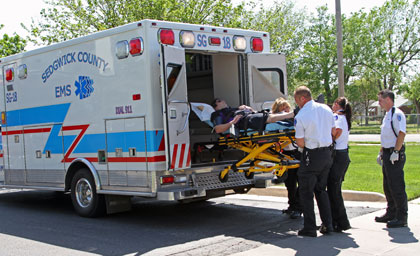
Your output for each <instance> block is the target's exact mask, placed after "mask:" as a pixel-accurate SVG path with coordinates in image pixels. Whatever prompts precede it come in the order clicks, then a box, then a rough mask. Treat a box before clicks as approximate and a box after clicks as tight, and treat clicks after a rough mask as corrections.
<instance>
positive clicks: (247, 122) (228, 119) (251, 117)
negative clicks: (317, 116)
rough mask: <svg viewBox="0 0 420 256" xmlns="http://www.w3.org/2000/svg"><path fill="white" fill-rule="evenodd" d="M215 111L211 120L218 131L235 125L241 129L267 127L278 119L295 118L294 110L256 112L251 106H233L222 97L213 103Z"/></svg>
mask: <svg viewBox="0 0 420 256" xmlns="http://www.w3.org/2000/svg"><path fill="white" fill-rule="evenodd" d="M212 107H213V108H214V109H215V112H213V113H212V114H211V122H212V123H213V125H214V130H215V132H217V133H223V132H225V131H227V130H229V129H230V128H231V127H232V125H235V126H236V127H237V128H239V129H240V130H247V129H253V130H259V131H263V130H265V129H266V125H267V124H270V123H275V122H277V121H281V120H285V119H288V118H293V117H294V114H293V112H283V113H264V112H259V113H257V112H255V111H254V110H253V109H252V108H251V107H249V106H246V105H242V106H239V107H238V108H231V107H229V106H228V105H227V104H226V101H224V100H222V99H215V100H214V101H213V103H212Z"/></svg>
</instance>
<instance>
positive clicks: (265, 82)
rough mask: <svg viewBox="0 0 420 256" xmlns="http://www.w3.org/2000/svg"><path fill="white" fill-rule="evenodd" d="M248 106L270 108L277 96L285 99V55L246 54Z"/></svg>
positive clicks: (256, 108)
mask: <svg viewBox="0 0 420 256" xmlns="http://www.w3.org/2000/svg"><path fill="white" fill-rule="evenodd" d="M246 59H247V71H248V81H249V96H250V99H249V100H250V104H249V105H250V106H251V107H252V108H254V109H255V110H261V109H266V108H271V105H272V103H273V102H274V100H275V99H276V98H278V97H283V98H285V99H287V79H286V57H285V56H284V55H281V54H277V53H250V54H247V58H246Z"/></svg>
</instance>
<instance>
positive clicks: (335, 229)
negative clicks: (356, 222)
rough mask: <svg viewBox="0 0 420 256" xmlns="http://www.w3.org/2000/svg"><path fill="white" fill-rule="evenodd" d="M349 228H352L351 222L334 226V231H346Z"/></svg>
mask: <svg viewBox="0 0 420 256" xmlns="http://www.w3.org/2000/svg"><path fill="white" fill-rule="evenodd" d="M348 229H351V226H350V224H347V225H345V226H341V225H336V226H334V232H338V233H340V232H343V231H346V230H348Z"/></svg>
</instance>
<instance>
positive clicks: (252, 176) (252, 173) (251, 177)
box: [245, 172, 254, 180]
mask: <svg viewBox="0 0 420 256" xmlns="http://www.w3.org/2000/svg"><path fill="white" fill-rule="evenodd" d="M245 178H247V179H249V180H250V179H253V178H254V172H245Z"/></svg>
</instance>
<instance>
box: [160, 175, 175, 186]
mask: <svg viewBox="0 0 420 256" xmlns="http://www.w3.org/2000/svg"><path fill="white" fill-rule="evenodd" d="M174 181H175V177H174V176H162V177H160V184H162V185H164V184H173V183H174Z"/></svg>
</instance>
